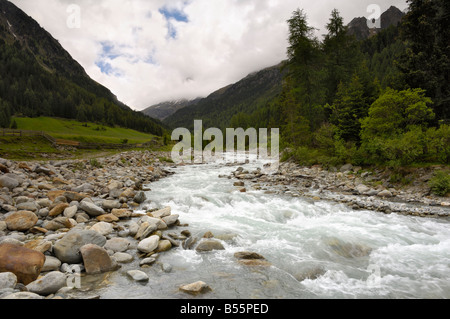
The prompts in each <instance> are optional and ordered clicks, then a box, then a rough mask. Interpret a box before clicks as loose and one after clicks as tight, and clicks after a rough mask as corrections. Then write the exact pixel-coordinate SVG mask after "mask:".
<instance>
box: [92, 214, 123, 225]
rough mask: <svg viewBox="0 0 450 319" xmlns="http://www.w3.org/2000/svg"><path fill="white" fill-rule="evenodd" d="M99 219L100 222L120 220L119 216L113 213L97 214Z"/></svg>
mask: <svg viewBox="0 0 450 319" xmlns="http://www.w3.org/2000/svg"><path fill="white" fill-rule="evenodd" d="M97 220H98V221H99V222H105V223H113V222H118V221H119V217H117V216H115V215H113V214H105V215H100V216H97Z"/></svg>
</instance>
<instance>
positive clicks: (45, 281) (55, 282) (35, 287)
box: [26, 271, 67, 296]
mask: <svg viewBox="0 0 450 319" xmlns="http://www.w3.org/2000/svg"><path fill="white" fill-rule="evenodd" d="M66 284H67V277H66V275H65V274H63V273H62V272H60V271H52V272H50V273H48V274H47V275H45V276H44V277H42V278H40V279H38V280H36V281H33V282H32V283H30V284H28V285H27V286H26V287H27V289H28V291H29V292H32V293H35V294H38V295H41V296H48V295H51V294H54V293H56V292H57V291H58V290H59V289H61V288H62V287H64V286H66Z"/></svg>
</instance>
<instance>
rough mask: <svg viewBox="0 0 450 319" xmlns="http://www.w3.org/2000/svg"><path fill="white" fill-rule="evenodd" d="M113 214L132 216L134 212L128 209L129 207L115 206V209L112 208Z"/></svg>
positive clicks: (123, 216) (125, 216)
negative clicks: (119, 207) (120, 207)
mask: <svg viewBox="0 0 450 319" xmlns="http://www.w3.org/2000/svg"><path fill="white" fill-rule="evenodd" d="M111 214H113V215H114V216H116V217H117V218H130V217H131V214H132V212H131V211H130V210H128V209H117V208H114V209H113V210H111Z"/></svg>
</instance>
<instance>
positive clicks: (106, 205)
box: [102, 199, 122, 210]
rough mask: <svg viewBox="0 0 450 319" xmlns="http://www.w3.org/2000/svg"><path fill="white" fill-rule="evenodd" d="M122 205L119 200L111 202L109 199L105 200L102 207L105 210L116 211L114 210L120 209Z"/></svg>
mask: <svg viewBox="0 0 450 319" xmlns="http://www.w3.org/2000/svg"><path fill="white" fill-rule="evenodd" d="M121 206H122V205H121V204H120V202H119V201H118V200H109V199H105V200H104V201H103V203H102V207H103V209H108V210H111V209H114V208H120V207H121Z"/></svg>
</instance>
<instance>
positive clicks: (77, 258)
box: [53, 230, 106, 264]
mask: <svg viewBox="0 0 450 319" xmlns="http://www.w3.org/2000/svg"><path fill="white" fill-rule="evenodd" d="M105 243H106V238H105V236H103V235H101V234H99V233H98V232H96V231H93V230H82V231H78V230H74V231H70V232H68V233H67V234H66V235H65V236H64V237H63V238H61V239H60V240H58V241H57V242H56V243H55V245H54V246H53V252H54V254H55V256H56V257H57V258H58V259H59V260H60V261H61V262H63V263H68V264H79V263H81V262H82V260H83V259H82V256H81V253H80V248H81V247H83V246H84V245H87V244H95V245H98V246H100V247H103V246H104V245H105Z"/></svg>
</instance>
